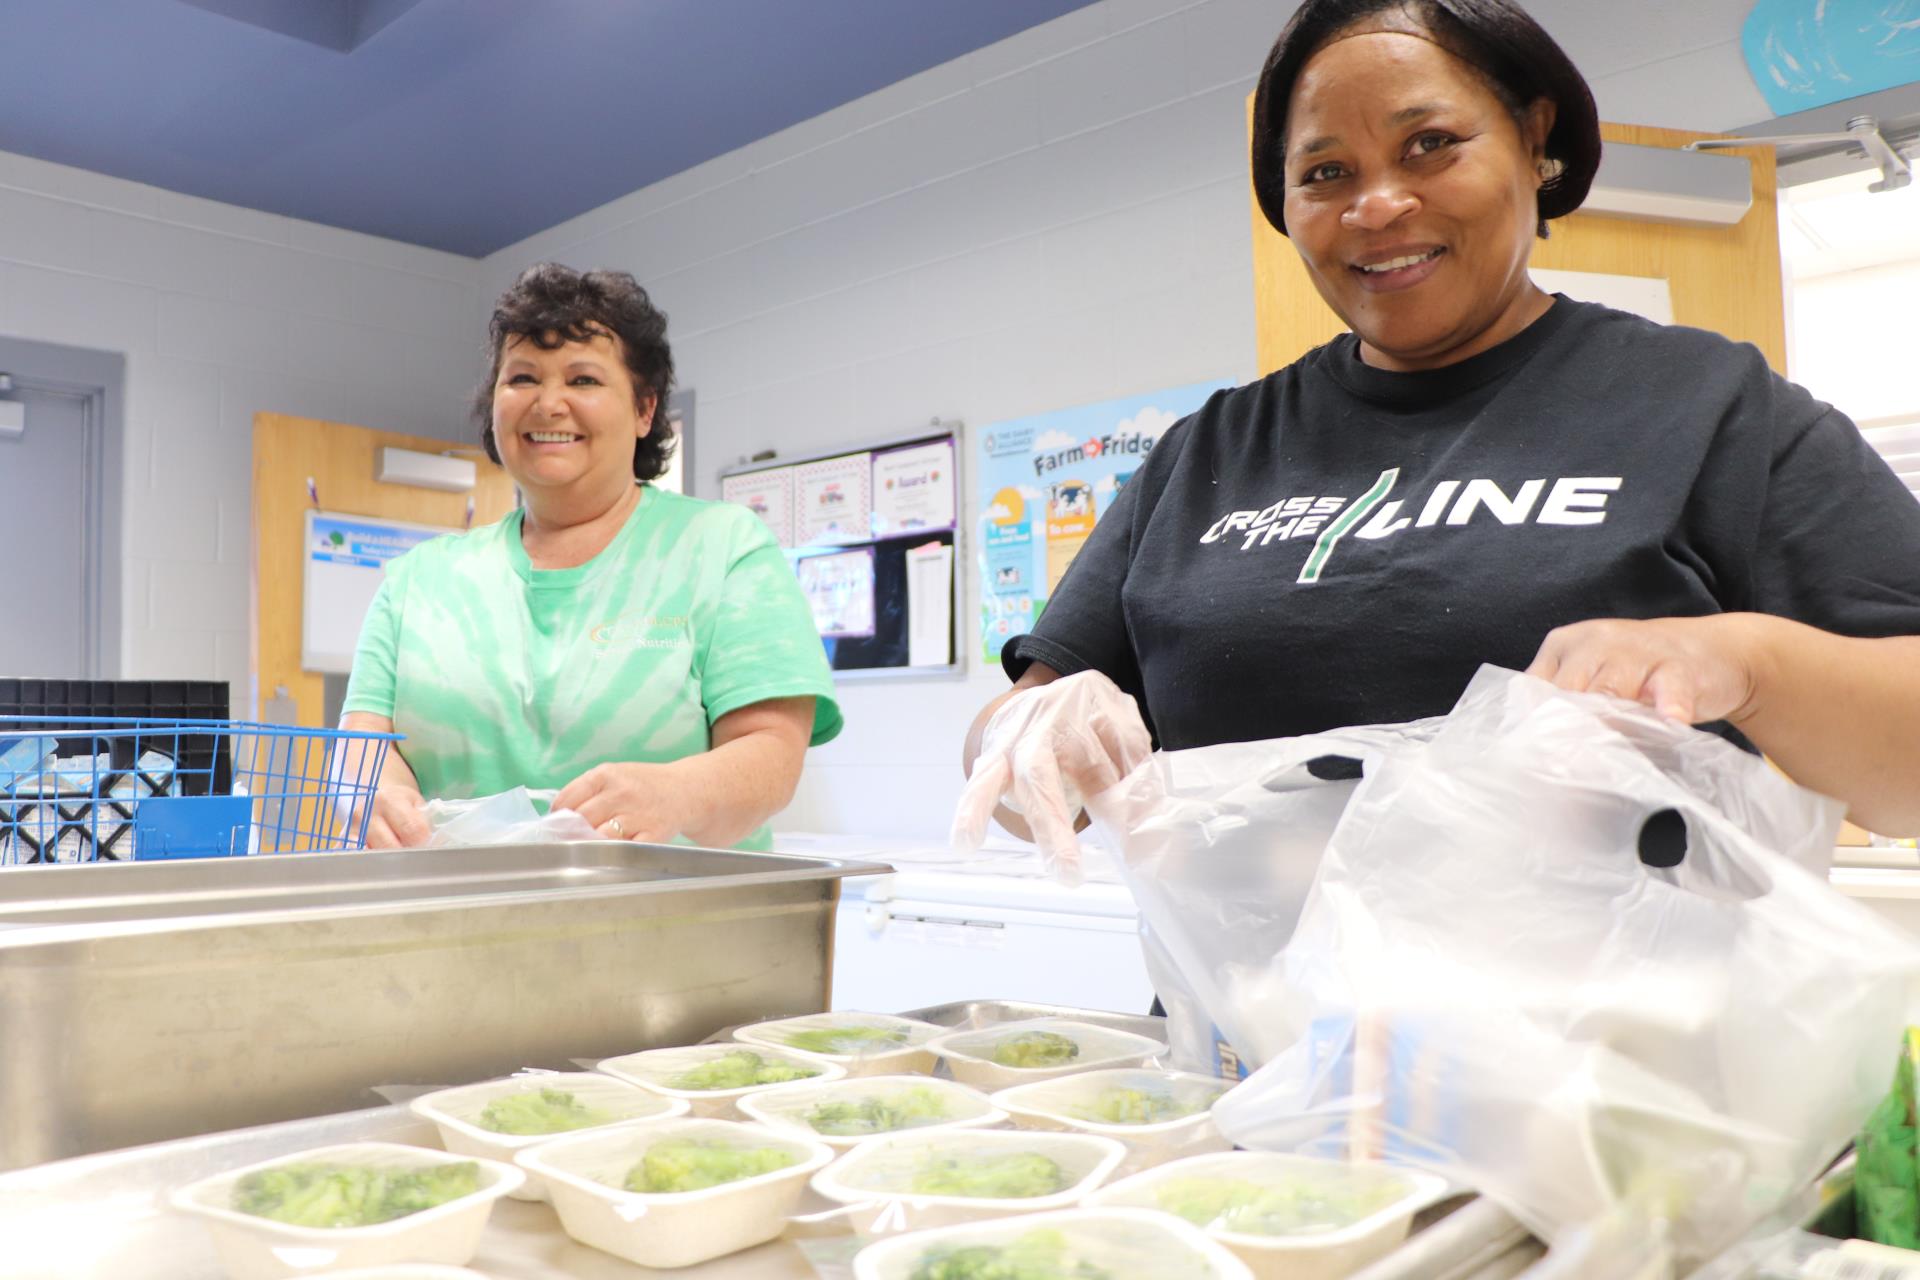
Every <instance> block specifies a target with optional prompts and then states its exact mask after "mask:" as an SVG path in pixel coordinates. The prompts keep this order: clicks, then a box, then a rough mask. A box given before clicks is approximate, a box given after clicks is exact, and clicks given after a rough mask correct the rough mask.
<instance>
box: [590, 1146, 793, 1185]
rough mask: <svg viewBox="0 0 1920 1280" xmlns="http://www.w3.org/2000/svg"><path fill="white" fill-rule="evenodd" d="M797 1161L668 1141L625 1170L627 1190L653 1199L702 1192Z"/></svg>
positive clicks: (778, 1153)
mask: <svg viewBox="0 0 1920 1280" xmlns="http://www.w3.org/2000/svg"><path fill="white" fill-rule="evenodd" d="M799 1161H800V1157H799V1156H797V1155H795V1154H794V1153H793V1152H791V1151H788V1150H785V1149H783V1148H781V1147H732V1146H728V1145H727V1144H725V1143H723V1142H701V1141H698V1140H696V1139H693V1138H668V1139H666V1140H665V1141H664V1142H656V1143H654V1144H653V1145H652V1146H651V1147H649V1148H647V1154H646V1155H645V1156H643V1157H641V1160H640V1163H639V1164H637V1165H635V1166H633V1168H631V1169H629V1170H627V1181H626V1187H627V1190H629V1191H645V1192H649V1193H652V1194H656V1195H658V1194H664V1193H668V1192H674V1191H704V1190H705V1189H706V1188H708V1187H717V1186H720V1185H721V1184H722V1183H726V1182H738V1181H740V1179H742V1178H752V1177H757V1176H759V1175H760V1174H763V1173H773V1172H775V1171H776V1170H779V1169H785V1168H787V1167H788V1166H789V1165H794V1164H798V1163H799Z"/></svg>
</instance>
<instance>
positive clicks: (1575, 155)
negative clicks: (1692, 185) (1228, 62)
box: [1253, 0, 1600, 236]
mask: <svg viewBox="0 0 1920 1280" xmlns="http://www.w3.org/2000/svg"><path fill="white" fill-rule="evenodd" d="M1393 10H1399V11H1401V12H1404V13H1406V14H1408V15H1409V16H1410V17H1412V18H1414V19H1415V20H1416V21H1418V22H1419V23H1420V24H1421V25H1422V26H1423V27H1425V28H1426V30H1427V33H1428V34H1429V35H1431V36H1432V37H1433V39H1434V42H1435V43H1436V44H1438V45H1440V47H1441V48H1443V49H1445V50H1447V52H1449V53H1451V54H1453V55H1454V56H1455V57H1457V58H1459V59H1460V60H1461V61H1463V62H1465V63H1467V64H1469V65H1470V66H1472V67H1474V68H1475V69H1476V70H1478V71H1479V72H1480V74H1481V75H1483V76H1485V77H1486V78H1487V81H1488V83H1489V84H1490V85H1491V86H1492V88H1493V91H1494V93H1495V95H1497V96H1498V97H1499V99H1500V101H1501V102H1502V103H1503V104H1504V105H1505V106H1506V108H1507V110H1508V111H1509V112H1511V113H1512V115H1513V117H1514V119H1515V120H1524V118H1525V114H1526V110H1527V108H1528V107H1529V106H1531V105H1532V104H1533V103H1534V102H1536V101H1538V100H1539V99H1541V98H1545V99H1547V100H1548V101H1550V102H1552V103H1553V105H1554V117H1553V128H1552V130H1551V131H1550V132H1549V133H1548V134H1547V144H1546V157H1547V159H1548V160H1550V161H1552V162H1554V171H1553V172H1552V173H1551V174H1550V175H1549V176H1548V178H1547V180H1546V182H1545V183H1544V184H1542V186H1541V188H1540V226H1539V231H1540V234H1541V235H1542V236H1544V235H1546V234H1547V222H1548V220H1549V219H1552V218H1559V217H1564V216H1565V215H1567V214H1569V213H1572V212H1573V211H1574V210H1575V209H1578V208H1579V207H1580V205H1581V203H1582V202H1583V201H1585V200H1586V198H1587V191H1588V189H1589V188H1590V187H1592V186H1593V175H1594V171H1595V170H1597V169H1598V168H1599V167H1600V113H1599V111H1598V109H1597V108H1596V107H1595V106H1594V105H1593V90H1591V89H1589V88H1588V87H1587V81H1586V78H1585V77H1584V76H1582V75H1581V74H1580V72H1579V70H1578V69H1577V68H1576V67H1575V66H1574V65H1573V60H1572V59H1571V58H1569V57H1567V55H1566V52H1565V51H1564V50H1562V49H1561V48H1560V46H1559V45H1558V44H1556V43H1554V39H1553V37H1552V36H1550V35H1548V34H1547V33H1546V30H1545V28H1543V27H1542V26H1541V25H1540V24H1539V23H1538V22H1535V21H1534V20H1533V18H1532V16H1531V15H1529V14H1528V13H1527V11H1526V10H1525V9H1522V8H1521V7H1520V6H1519V5H1518V4H1516V3H1514V2H1513V0H1306V3H1305V4H1303V5H1301V6H1300V8H1299V9H1298V10H1297V11H1295V13H1294V15H1293V17H1292V19H1291V20H1290V21H1288V23H1287V25H1286V28H1285V29H1284V30H1282V31H1281V32H1280V38H1279V39H1278V40H1276V41H1275V42H1274V45H1273V52H1272V53H1270V54H1268V55H1267V65H1266V66H1265V67H1263V68H1261V71H1260V84H1259V87H1258V88H1257V89H1255V90H1254V98H1253V193H1254V196H1255V198H1256V199H1258V200H1259V202H1260V211H1261V212H1262V213H1264V214H1266V215H1267V221H1268V222H1271V223H1272V224H1273V227H1274V230H1276V231H1278V232H1279V233H1280V234H1281V235H1285V234H1287V211H1286V194H1287V182H1286V171H1285V170H1286V146H1287V106H1288V100H1289V99H1290V98H1291V97H1292V96H1293V86H1294V82H1295V81H1297V80H1299V78H1300V72H1301V71H1302V69H1304V68H1305V67H1306V65H1307V62H1308V61H1309V60H1310V59H1311V58H1312V57H1313V55H1314V54H1316V53H1318V52H1320V50H1321V49H1323V48H1325V47H1326V45H1327V43H1328V42H1329V41H1331V40H1332V39H1333V38H1334V37H1335V36H1337V35H1339V34H1340V33H1341V32H1343V31H1346V30H1347V29H1348V28H1350V27H1352V26H1353V25H1354V24H1356V23H1359V22H1363V21H1365V20H1366V19H1368V18H1371V17H1372V16H1373V15H1375V14H1377V13H1386V12H1390V11H1393Z"/></svg>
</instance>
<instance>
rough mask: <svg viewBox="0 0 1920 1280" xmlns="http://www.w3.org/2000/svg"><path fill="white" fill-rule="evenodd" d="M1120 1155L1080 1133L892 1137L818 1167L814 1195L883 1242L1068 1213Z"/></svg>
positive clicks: (1117, 1148)
mask: <svg viewBox="0 0 1920 1280" xmlns="http://www.w3.org/2000/svg"><path fill="white" fill-rule="evenodd" d="M1125 1155H1126V1148H1124V1147H1122V1146H1121V1145H1120V1144H1119V1143H1117V1142H1114V1141H1113V1140H1111V1139H1109V1138H1096V1137H1094V1136H1092V1135H1091V1134H1083V1133H1040V1132H1032V1131H1021V1130H1005V1129H934V1130H929V1131H923V1132H907V1133H896V1134H893V1135H891V1136H889V1137H885V1138H876V1139H874V1140H873V1141H871V1142H866V1143H862V1144H861V1145H860V1146H858V1147H855V1148H854V1149H853V1151H852V1152H850V1153H849V1154H848V1155H847V1156H846V1157H845V1158H843V1159H841V1160H839V1161H836V1162H835V1163H834V1164H832V1165H829V1166H828V1167H827V1168H825V1169H822V1170H821V1171H820V1172H819V1173H817V1174H815V1175H814V1178H813V1189H814V1190H815V1191H817V1192H819V1193H820V1194H821V1195H822V1196H825V1197H826V1198H827V1199H829V1200H832V1201H835V1202H837V1203H839V1204H843V1205H848V1206H851V1210H850V1212H849V1215H848V1216H849V1220H850V1225H851V1226H852V1228H853V1230H854V1231H856V1232H858V1233H860V1234H862V1235H884V1234H887V1233H890V1232H898V1231H917V1230H922V1229H926V1228H930V1227H938V1226H950V1225H953V1224H956V1223H961V1222H978V1221H982V1220H984V1219H988V1218H1000V1217H1005V1216H1006V1215H1008V1214H1017V1213H1040V1212H1044V1211H1046V1210H1049V1209H1070V1208H1072V1207H1073V1206H1075V1205H1076V1204H1078V1203H1079V1202H1080V1199H1081V1198H1082V1197H1083V1196H1085V1195H1086V1194H1087V1193H1088V1192H1090V1191H1092V1190H1093V1189H1094V1188H1096V1187H1098V1186H1099V1185H1100V1184H1101V1183H1102V1182H1104V1181H1105V1180H1106V1179H1107V1178H1108V1177H1109V1176H1110V1175H1111V1174H1112V1173H1113V1171H1114V1169H1115V1168H1117V1167H1118V1166H1119V1164H1120V1161H1121V1160H1122V1158H1124V1156H1125Z"/></svg>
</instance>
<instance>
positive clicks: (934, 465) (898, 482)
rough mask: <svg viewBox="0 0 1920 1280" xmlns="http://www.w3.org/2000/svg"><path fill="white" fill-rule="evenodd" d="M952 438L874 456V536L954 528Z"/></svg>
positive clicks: (891, 535)
mask: <svg viewBox="0 0 1920 1280" xmlns="http://www.w3.org/2000/svg"><path fill="white" fill-rule="evenodd" d="M954 507H955V498H954V473H953V441H952V440H951V439H947V440H936V441H934V442H933V443H932V444H916V445H910V446H908V447H907V448H905V449H888V450H886V451H885V452H882V453H876V454H874V455H873V536H874V537H876V538H893V537H898V536H899V535H900V534H903V533H928V532H931V531H933V530H937V529H951V528H953V518H954Z"/></svg>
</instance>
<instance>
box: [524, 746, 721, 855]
mask: <svg viewBox="0 0 1920 1280" xmlns="http://www.w3.org/2000/svg"><path fill="white" fill-rule="evenodd" d="M685 794H686V787H685V785H684V781H683V780H682V781H677V780H676V777H675V768H674V766H673V765H670V764H602V765H595V766H594V767H593V768H591V769H589V770H587V771H586V772H585V773H583V774H581V775H580V776H579V777H577V778H575V779H574V780H573V781H572V782H570V783H568V784H567V785H566V788H565V789H564V790H562V791H561V792H560V794H559V795H558V796H556V797H555V798H554V801H553V807H554V808H556V809H571V810H573V811H574V812H575V813H577V814H579V815H580V816H581V817H582V818H585V819H586V820H587V821H588V822H589V823H591V824H592V825H593V827H594V829H595V830H596V831H598V832H599V833H600V834H601V835H603V836H605V837H606V838H607V839H609V840H639V841H643V842H645V843H647V844H665V843H666V842H667V841H669V840H671V839H673V838H674V837H675V836H677V835H680V834H681V833H682V832H684V831H686V829H687V828H688V826H689V825H691V815H689V814H688V813H687V811H686V809H685V808H684V806H683V805H682V803H681V800H682V797H684V796H685Z"/></svg>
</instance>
